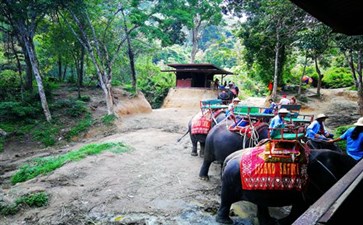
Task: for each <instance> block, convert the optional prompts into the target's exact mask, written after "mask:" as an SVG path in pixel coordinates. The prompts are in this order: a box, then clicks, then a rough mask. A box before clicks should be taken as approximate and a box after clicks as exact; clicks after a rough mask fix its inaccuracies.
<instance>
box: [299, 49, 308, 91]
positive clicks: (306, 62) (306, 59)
mask: <svg viewBox="0 0 363 225" xmlns="http://www.w3.org/2000/svg"><path fill="white" fill-rule="evenodd" d="M307 64H308V53H307V52H306V53H305V61H304V67H303V71H302V74H301V77H300V81H299V90H298V91H297V95H298V96H300V95H301V85H302V79H303V77H304V75H305V71H306V65H307Z"/></svg>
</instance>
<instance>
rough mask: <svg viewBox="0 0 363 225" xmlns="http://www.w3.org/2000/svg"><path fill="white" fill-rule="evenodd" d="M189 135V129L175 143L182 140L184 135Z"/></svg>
mask: <svg viewBox="0 0 363 225" xmlns="http://www.w3.org/2000/svg"><path fill="white" fill-rule="evenodd" d="M188 133H189V129H188V130H187V132H185V134H183V136H181V137H180V138H178V140H177V141H176V142H179V141H181V139H183V137H185V135H187V134H188Z"/></svg>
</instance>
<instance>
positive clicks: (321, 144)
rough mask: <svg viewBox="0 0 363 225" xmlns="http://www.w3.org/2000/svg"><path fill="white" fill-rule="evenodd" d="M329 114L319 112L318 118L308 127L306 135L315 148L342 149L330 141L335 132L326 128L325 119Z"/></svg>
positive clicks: (311, 145)
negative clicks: (332, 132) (330, 131)
mask: <svg viewBox="0 0 363 225" xmlns="http://www.w3.org/2000/svg"><path fill="white" fill-rule="evenodd" d="M327 118H329V116H327V115H325V114H319V115H318V116H317V117H316V119H315V120H314V121H313V122H312V123H311V124H310V125H309V126H308V127H307V128H306V137H307V138H308V139H309V141H308V144H309V145H310V147H312V148H315V149H331V150H337V151H340V149H339V148H338V147H337V146H336V145H334V144H333V143H332V142H330V141H331V140H332V138H333V136H334V135H333V134H331V133H329V132H328V131H327V130H326V128H325V124H324V122H325V120H326V119H327Z"/></svg>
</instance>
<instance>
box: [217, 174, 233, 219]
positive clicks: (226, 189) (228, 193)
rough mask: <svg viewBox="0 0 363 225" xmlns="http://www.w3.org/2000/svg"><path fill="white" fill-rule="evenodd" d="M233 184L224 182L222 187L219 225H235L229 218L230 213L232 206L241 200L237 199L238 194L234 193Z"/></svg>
mask: <svg viewBox="0 0 363 225" xmlns="http://www.w3.org/2000/svg"><path fill="white" fill-rule="evenodd" d="M233 186H234V185H233V184H230V183H229V182H226V181H222V187H221V205H220V206H219V209H218V212H217V216H216V221H217V222H218V223H224V224H233V220H232V219H231V218H230V217H229V212H230V209H231V206H232V204H233V203H234V202H237V201H238V200H239V199H236V196H238V193H236V192H235V191H233Z"/></svg>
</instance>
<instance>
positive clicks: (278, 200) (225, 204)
mask: <svg viewBox="0 0 363 225" xmlns="http://www.w3.org/2000/svg"><path fill="white" fill-rule="evenodd" d="M251 149H252V148H250V149H243V150H240V151H237V152H235V153H233V154H231V155H230V156H228V157H227V158H226V160H225V162H224V166H223V171H222V187H221V204H220V207H219V210H218V213H217V217H216V220H217V222H219V223H224V224H232V223H233V220H232V219H231V218H230V217H229V213H230V208H231V205H232V204H233V203H235V202H238V201H249V202H252V203H254V204H256V205H257V218H258V220H259V224H260V225H265V224H271V225H273V224H279V225H283V224H285V225H290V224H292V223H293V221H295V220H296V219H297V218H298V217H299V216H300V215H301V214H302V213H303V212H304V211H305V210H306V209H307V208H308V207H309V205H311V204H312V203H314V202H315V201H316V200H317V199H318V198H319V197H320V196H321V195H323V194H324V193H325V192H326V191H327V190H328V189H329V188H330V187H332V186H333V185H334V183H335V182H337V181H338V180H339V179H340V178H341V177H343V176H344V175H345V174H346V173H347V172H348V171H349V170H350V169H351V168H353V166H354V165H356V161H355V160H353V159H352V158H351V157H349V156H348V155H346V154H343V153H339V152H336V151H331V150H327V149H325V150H324V149H316V150H311V151H310V154H309V157H308V158H309V159H308V161H307V162H308V164H307V166H306V172H307V178H308V179H306V184H305V185H304V186H303V188H302V190H295V189H291V190H253V189H252V190H246V189H247V188H246V187H243V183H242V182H241V172H240V171H241V168H240V166H241V165H244V164H242V163H241V156H242V154H246V153H248V152H247V151H250V150H251ZM362 185H363V184H361V186H362ZM360 196H362V195H361V194H360ZM356 199H357V201H358V202H359V201H360V200H359V199H361V197H360V198H359V197H358V198H356ZM358 204H360V203H357V204H356V205H358ZM288 205H292V208H291V211H290V214H289V215H288V216H287V217H285V218H281V219H279V220H278V221H276V219H274V218H272V217H270V214H269V211H268V207H282V206H288ZM349 210H350V211H352V210H354V213H355V215H359V213H361V212H359V207H353V208H351V209H349ZM342 220H343V221H345V222H340V223H336V224H355V223H356V222H354V223H349V222H348V220H349V218H348V217H347V216H344V218H342ZM355 221H357V220H355ZM334 224H335V223H334Z"/></svg>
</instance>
